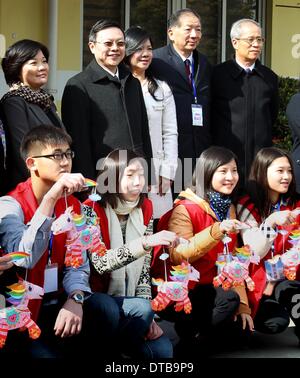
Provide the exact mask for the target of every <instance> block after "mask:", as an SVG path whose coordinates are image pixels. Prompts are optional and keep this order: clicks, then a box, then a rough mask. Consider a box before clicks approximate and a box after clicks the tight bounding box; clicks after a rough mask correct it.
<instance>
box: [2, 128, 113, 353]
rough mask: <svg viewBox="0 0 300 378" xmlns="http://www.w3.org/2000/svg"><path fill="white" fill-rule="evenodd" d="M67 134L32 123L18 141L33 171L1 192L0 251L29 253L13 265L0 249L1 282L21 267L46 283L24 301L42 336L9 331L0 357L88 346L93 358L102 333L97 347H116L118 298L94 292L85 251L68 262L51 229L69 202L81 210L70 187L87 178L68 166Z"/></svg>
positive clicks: (71, 350)
mask: <svg viewBox="0 0 300 378" xmlns="http://www.w3.org/2000/svg"><path fill="white" fill-rule="evenodd" d="M71 142H72V140H71V137H70V136H69V135H68V134H66V133H65V132H64V131H63V130H62V129H60V128H57V127H53V126H46V125H40V126H38V127H34V128H32V129H31V130H30V131H29V132H28V133H27V134H25V136H24V138H23V141H22V143H21V149H20V150H21V155H22V157H23V159H24V161H25V163H26V167H27V169H28V170H29V172H30V178H29V179H28V180H27V181H25V182H21V183H19V184H18V185H17V187H16V188H15V189H13V190H12V191H11V192H9V193H8V195H6V196H3V197H0V208H1V212H0V245H1V246H2V247H3V251H4V253H9V252H13V251H22V252H27V253H28V254H29V257H26V258H24V259H21V260H18V261H17V262H14V264H15V265H17V266H18V267H17V268H16V266H15V267H12V264H11V262H9V260H7V259H5V255H4V257H3V258H1V257H0V264H1V265H2V267H1V268H0V272H2V270H3V269H2V268H5V269H6V272H5V273H4V274H3V275H1V279H2V280H3V281H2V284H3V285H4V284H5V286H8V285H11V284H12V283H15V282H16V281H17V276H16V270H17V273H18V275H20V276H22V277H23V278H24V277H26V278H25V279H26V280H27V281H29V282H32V283H33V284H36V285H39V286H41V287H43V288H44V292H45V294H44V296H43V298H42V299H41V300H40V299H38V300H32V301H30V302H29V309H30V311H31V318H32V319H33V320H34V321H36V322H37V324H38V326H39V327H40V329H41V330H42V333H41V335H40V337H39V338H38V339H36V340H31V339H30V338H29V337H28V334H27V332H26V333H24V332H18V331H10V333H9V335H8V343H7V345H6V346H5V348H4V349H3V350H0V359H1V356H3V355H2V352H3V353H4V355H6V354H5V353H7V354H8V355H9V354H10V353H13V355H14V356H17V355H18V354H17V353H20V355H22V356H24V357H27V358H29V357H51V358H53V357H67V356H68V357H69V358H70V357H71V356H73V354H74V351H75V350H76V353H79V355H80V356H81V357H82V358H84V354H85V353H86V355H85V356H86V357H90V358H93V352H94V351H93V349H95V348H88V347H87V346H88V345H95V342H99V340H101V342H103V345H105V351H102V350H101V355H102V353H104V354H105V356H106V357H107V356H108V355H110V356H111V355H112V351H113V350H114V351H115V350H116V347H115V345H114V347H113V348H114V349H111V347H112V345H110V341H112V340H113V339H114V335H115V332H116V330H117V327H118V318H116V316H115V314H119V309H118V306H117V305H116V303H115V301H113V300H112V299H111V297H110V296H108V295H106V294H103V293H94V294H92V293H91V289H90V286H89V274H90V268H89V262H88V258H87V253H86V251H83V260H84V261H83V264H82V265H81V266H79V267H78V268H77V269H75V268H72V267H65V266H64V261H65V253H66V235H65V234H62V235H53V234H52V233H51V226H52V223H53V221H54V220H55V218H58V217H59V216H60V215H61V214H63V213H64V212H65V210H66V207H69V206H72V209H73V211H74V213H77V214H80V213H81V204H80V202H79V201H78V200H77V199H76V198H75V197H74V196H73V195H72V194H73V193H74V192H78V191H81V190H84V188H85V179H84V177H83V176H82V174H80V173H71V168H72V159H73V157H74V152H73V151H72V150H71V148H70V146H71ZM3 264H5V266H3ZM3 276H4V277H3ZM4 282H6V283H4ZM0 297H1V293H0ZM0 300H1V298H0ZM83 314H84V316H83ZM71 336H72V337H71ZM74 336H76V337H74ZM21 353H22V354H21ZM91 353H92V354H91ZM96 354H97V356H98V355H99V349H98V348H96V349H95V354H94V357H95V356H96ZM11 355H12V354H11ZM102 356H103V355H102Z"/></svg>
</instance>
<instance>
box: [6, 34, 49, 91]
mask: <svg viewBox="0 0 300 378" xmlns="http://www.w3.org/2000/svg"><path fill="white" fill-rule="evenodd" d="M39 51H42V53H43V54H44V56H45V58H46V60H47V62H48V60H49V50H48V48H47V47H46V46H45V45H43V44H42V43H40V42H37V41H33V40H31V39H22V40H20V41H18V42H16V43H14V44H13V45H11V46H10V47H9V48H8V49H7V50H6V53H5V56H4V58H3V59H2V69H3V72H4V77H5V80H6V83H7V85H9V86H11V85H12V84H15V83H18V82H19V81H20V75H21V71H22V67H23V64H24V63H26V62H27V61H28V60H30V59H33V58H34V57H35V56H36V54H37V53H38V52H39Z"/></svg>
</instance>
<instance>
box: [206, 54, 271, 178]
mask: <svg viewBox="0 0 300 378" xmlns="http://www.w3.org/2000/svg"><path fill="white" fill-rule="evenodd" d="M211 91H212V92H211V93H212V104H211V123H212V135H213V144H215V145H219V146H224V147H227V148H229V149H230V150H232V151H233V152H234V153H235V154H236V155H237V157H238V160H239V167H240V173H241V181H242V183H241V184H243V181H244V179H245V178H246V177H247V176H248V173H249V169H250V166H251V163H252V161H253V158H254V156H255V155H256V153H257V152H258V151H259V150H260V149H261V148H263V147H269V146H271V145H272V136H273V133H272V126H273V125H274V122H275V120H276V118H277V114H278V78H277V75H276V74H275V73H274V72H273V71H272V70H270V69H269V68H268V67H266V66H264V65H262V64H261V63H260V62H259V61H256V64H255V68H254V69H253V71H252V73H250V74H247V73H246V72H245V70H244V69H243V68H242V67H240V66H239V65H238V64H237V63H236V62H235V60H229V61H226V62H224V63H221V64H219V65H217V66H215V67H214V68H213V73H212V83H211Z"/></svg>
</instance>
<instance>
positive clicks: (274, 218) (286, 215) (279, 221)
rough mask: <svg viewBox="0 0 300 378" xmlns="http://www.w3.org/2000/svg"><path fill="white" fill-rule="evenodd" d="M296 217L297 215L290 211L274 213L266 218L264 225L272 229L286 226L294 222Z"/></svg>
mask: <svg viewBox="0 0 300 378" xmlns="http://www.w3.org/2000/svg"><path fill="white" fill-rule="evenodd" d="M296 217H297V214H296V213H293V211H290V210H283V211H276V212H274V213H272V214H271V215H269V216H268V218H267V219H266V221H265V223H266V224H268V225H270V226H271V227H272V228H274V227H276V226H287V225H289V224H291V223H293V222H295V219H296Z"/></svg>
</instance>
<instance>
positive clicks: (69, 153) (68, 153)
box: [32, 151, 75, 161]
mask: <svg viewBox="0 0 300 378" xmlns="http://www.w3.org/2000/svg"><path fill="white" fill-rule="evenodd" d="M74 156H75V152H74V151H66V152H55V153H54V154H51V155H38V156H32V158H35V159H36V158H48V159H54V160H57V161H62V160H63V159H64V157H66V158H67V159H68V160H71V159H73V158H74Z"/></svg>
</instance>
